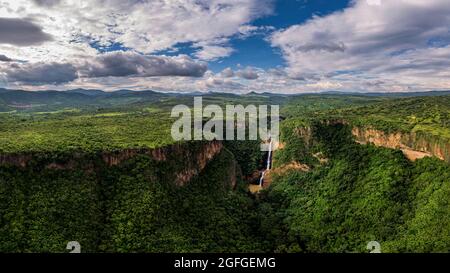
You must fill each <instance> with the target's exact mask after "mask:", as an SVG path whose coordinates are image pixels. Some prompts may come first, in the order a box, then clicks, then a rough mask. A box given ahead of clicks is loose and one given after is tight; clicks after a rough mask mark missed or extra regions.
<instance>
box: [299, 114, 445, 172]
mask: <svg viewBox="0 0 450 273" xmlns="http://www.w3.org/2000/svg"><path fill="white" fill-rule="evenodd" d="M337 123H340V124H345V125H347V126H350V128H351V133H352V135H353V138H354V139H355V141H356V142H358V143H360V144H367V143H372V144H374V145H376V146H380V147H386V148H391V149H399V150H401V151H402V152H403V153H404V154H405V156H406V157H407V158H408V159H410V160H411V161H415V160H417V159H421V158H424V157H436V158H439V159H441V160H445V161H446V162H449V163H450V141H448V140H446V139H444V138H439V137H437V136H433V135H428V134H426V133H422V132H410V133H401V132H393V133H386V132H384V131H381V130H376V129H374V128H370V127H357V126H353V125H352V124H350V123H348V122H346V121H342V120H332V121H325V124H326V125H333V124H337ZM295 132H296V135H297V136H298V137H300V138H301V139H303V141H304V143H305V145H306V147H307V148H310V147H312V146H313V145H314V144H315V141H316V138H317V136H315V132H314V130H313V129H311V128H310V127H299V128H297V129H295Z"/></svg>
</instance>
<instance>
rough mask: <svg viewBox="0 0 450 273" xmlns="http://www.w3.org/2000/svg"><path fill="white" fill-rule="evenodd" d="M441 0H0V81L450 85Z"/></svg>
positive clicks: (448, 36) (392, 88)
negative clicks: (0, 0)
mask: <svg viewBox="0 0 450 273" xmlns="http://www.w3.org/2000/svg"><path fill="white" fill-rule="evenodd" d="M448 14H450V2H449V1H448V0H401V1H400V0H399V1H392V0H232V1H231V0H183V1H181V0H180V1H178V2H177V1H171V0H151V1H150V0H127V1H124V0H92V1H89V2H82V1H70V0H4V1H3V2H2V5H0V87H6V88H21V89H27V90H43V89H56V90H66V89H72V88H93V89H103V90H107V91H109V90H111V91H112V90H117V89H122V88H129V89H135V90H148V89H152V90H158V91H177V92H187V91H205V92H211V91H212V92H232V93H246V92H274V93H304V92H320V91H356V92H376V91H382V92H409V91H423V90H444V89H450V80H449V79H450V17H449V16H448Z"/></svg>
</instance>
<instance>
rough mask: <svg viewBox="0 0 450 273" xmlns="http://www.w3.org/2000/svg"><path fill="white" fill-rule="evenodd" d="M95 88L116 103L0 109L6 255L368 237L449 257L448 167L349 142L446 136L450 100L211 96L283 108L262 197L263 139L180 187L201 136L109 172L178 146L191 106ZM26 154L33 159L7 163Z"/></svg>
mask: <svg viewBox="0 0 450 273" xmlns="http://www.w3.org/2000/svg"><path fill="white" fill-rule="evenodd" d="M99 94H100V95H99V96H104V98H106V101H108V103H109V102H111V101H115V102H116V104H117V105H119V104H120V105H119V106H117V105H113V106H111V105H106V102H105V105H101V106H98V105H97V107H93V108H89V109H72V108H67V109H66V108H64V109H59V108H55V109H53V108H52V109H45V112H41V111H42V108H43V106H42V105H40V106H39V107H38V111H36V112H33V111H31V110H30V109H28V110H26V111H21V112H15V113H10V112H8V113H3V114H0V129H1V131H0V141H1V142H0V152H1V154H0V159H1V160H2V162H3V163H2V164H0V252H67V250H66V244H67V242H69V241H78V242H80V244H81V246H82V252H281V253H283V252H301V253H306V252H339V253H341V252H367V249H366V246H367V243H368V242H369V241H378V242H380V244H381V247H382V251H383V252H448V251H449V249H450V220H449V219H450V204H449V199H448V196H449V195H450V184H449V183H450V164H449V163H448V162H445V161H443V160H439V159H437V158H435V157H425V158H423V159H419V160H416V161H410V160H408V159H407V158H406V157H405V156H404V154H403V153H402V152H401V151H400V150H397V149H388V148H383V147H376V146H374V145H372V144H367V145H361V144H358V143H356V142H355V140H354V138H353V136H352V126H362V127H367V128H370V127H374V128H377V129H380V130H384V131H387V132H423V133H424V134H427V135H432V136H435V137H439V138H440V141H443V142H447V141H448V136H449V132H450V122H449V113H450V109H449V105H450V103H448V102H449V101H448V99H449V98H450V97H449V96H427V97H406V98H402V97H394V98H392V97H387V96H360V95H332V94H330V95H323V96H314V95H309V96H295V97H290V98H288V99H286V97H285V96H274V97H271V96H270V95H268V94H259V95H258V94H249V95H248V96H245V97H243V98H241V99H240V98H238V97H236V96H234V95H233V96H227V95H211V96H210V97H208V98H206V99H205V101H208V102H213V103H217V104H227V103H236V102H239V101H241V102H242V103H243V104H247V103H250V102H251V101H252V100H255V101H257V103H272V102H273V103H280V104H281V105H282V109H281V112H282V115H284V116H285V118H286V119H285V120H283V122H282V123H281V142H282V143H283V147H282V148H281V149H280V150H278V151H276V152H275V155H274V157H273V167H274V172H273V174H272V183H271V184H270V186H269V187H265V188H264V189H263V190H262V191H260V192H259V193H256V194H254V193H251V192H249V190H248V184H249V183H251V181H249V177H252V176H254V174H255V172H256V173H258V171H259V170H260V169H261V168H264V160H265V159H266V157H265V156H266V155H265V153H262V152H261V151H260V150H259V144H260V143H259V142H258V141H226V142H224V143H223V148H222V149H221V150H220V152H219V153H217V154H216V155H215V156H214V157H213V158H211V159H210V160H209V161H208V162H207V163H206V165H205V167H204V168H201V169H199V170H200V171H199V172H198V173H197V172H195V173H193V175H192V178H191V179H189V181H187V182H186V183H184V184H183V185H178V184H177V183H175V182H174V181H176V180H177V179H179V174H182V173H185V174H186V173H187V174H189V171H188V172H186V165H189V166H190V168H191V169H192V168H197V167H198V166H197V165H198V162H193V163H192V161H195V160H193V158H194V159H195V158H196V156H198V155H199V154H200V153H201V151H202V145H203V142H200V143H196V142H193V143H184V144H177V145H181V146H180V147H182V149H183V150H184V152H183V154H182V156H180V154H176V153H170V149H169V150H168V151H169V153H168V154H167V155H164V157H167V158H165V160H163V161H161V160H156V159H155V157H152V156H151V155H149V154H146V153H140V154H137V155H135V156H133V157H130V158H127V159H124V160H122V161H121V162H119V163H118V164H113V165H107V164H106V163H105V162H104V160H102V156H101V155H102V153H104V152H106V151H108V152H111V153H115V152H119V153H120V151H122V150H123V149H138V150H142V149H144V150H145V149H154V148H157V147H170V146H171V145H174V142H173V141H172V140H171V138H170V124H171V122H172V119H171V118H170V116H169V113H168V112H167V108H168V107H169V106H170V105H175V104H177V103H180V102H186V103H188V101H192V100H191V99H192V98H188V97H180V98H173V97H164V98H163V101H160V102H158V103H156V104H155V103H154V101H155V100H156V99H154V100H152V101H147V100H145V99H142V98H141V97H139V96H137V95H135V94H133V95H129V94H128V93H126V92H124V94H125V95H120V96H118V95H116V96H111V95H108V94H103V93H99ZM20 95H23V94H20ZM47 95H48V94H47ZM53 95H54V94H52V96H53ZM8 96H9V97H7V96H6V95H5V99H4V100H6V99H8V98H10V97H11V96H12V95H11V94H8ZM130 96H132V97H133V98H134V96H136V97H137V98H135V99H133V100H131V99H130ZM76 97H83V96H81V95H79V94H78V95H76ZM148 97H151V96H150V95H149V96H148ZM144 98H145V96H144ZM33 99H34V100H36V101H37V102H40V103H43V101H44V102H45V100H44V99H40V98H33ZM69 101H70V100H67V102H69ZM125 101H132V102H130V103H131V104H130V105H131V106H130V108H128V109H127V108H126V107H125V106H124V105H126V103H125ZM119 102H120V103H119ZM9 107H12V106H9ZM52 107H56V106H54V105H53V106H52ZM64 107H66V106H64ZM71 107H72V106H71ZM6 110H8V111H9V110H10V109H6ZM18 156H19V157H20V156H24V158H27V159H26V160H27V162H26V164H24V165H21V164H20V163H21V162H12V163H14V164H9V163H8V158H14V157H18ZM159 156H160V157H161V155H159ZM68 162H69V163H68ZM292 163H297V164H303V165H307V166H308V168H307V170H305V169H295V168H291V169H289V168H286V166H289V164H292ZM49 166H52V167H49ZM61 166H65V167H61ZM277 169H278V170H280V169H283V170H284V171H283V172H277V171H276V170H277Z"/></svg>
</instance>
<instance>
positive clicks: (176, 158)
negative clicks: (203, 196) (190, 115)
mask: <svg viewBox="0 0 450 273" xmlns="http://www.w3.org/2000/svg"><path fill="white" fill-rule="evenodd" d="M222 149H223V144H222V142H219V141H211V142H205V143H202V144H201V145H199V146H196V147H195V148H190V147H189V144H187V143H180V144H174V145H171V146H165V147H159V148H155V149H123V150H118V151H108V152H98V153H94V154H83V153H78V152H77V153H74V154H72V155H70V156H67V155H66V156H64V157H63V158H62V159H61V158H59V159H58V158H53V157H52V155H51V154H45V153H41V154H40V153H33V154H0V165H9V166H14V167H20V168H26V167H28V166H30V165H32V164H33V161H35V160H38V161H39V162H41V163H40V164H42V166H41V167H42V168H45V169H54V170H73V169H83V170H86V171H90V172H92V171H94V170H95V169H96V168H98V167H99V165H102V166H106V167H113V166H117V165H120V164H121V163H123V162H125V161H127V160H129V159H132V158H133V157H136V156H138V155H147V156H149V157H150V158H152V159H153V160H154V161H156V162H162V163H164V162H167V163H168V164H170V163H171V162H176V163H177V166H178V167H177V172H176V173H175V177H176V178H175V181H174V182H175V184H176V185H178V186H182V185H184V184H185V183H187V182H188V181H190V180H191V179H192V177H194V176H195V175H198V174H199V173H200V172H201V171H202V170H203V169H204V168H205V167H206V165H207V164H208V163H209V162H210V161H211V160H212V159H213V158H214V157H215V156H216V155H218V154H219V153H220V152H221V151H222Z"/></svg>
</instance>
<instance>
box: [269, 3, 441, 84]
mask: <svg viewBox="0 0 450 273" xmlns="http://www.w3.org/2000/svg"><path fill="white" fill-rule="evenodd" d="M449 14H450V2H449V1H448V0H397V1H391V0H389V1H388V0H379V1H374V0H371V1H366V0H355V1H354V3H353V5H352V6H351V7H349V8H347V9H345V10H343V11H340V12H336V13H334V14H331V15H328V16H325V17H314V18H312V19H311V20H309V21H308V22H306V23H304V24H301V25H295V26H291V27H289V28H287V29H285V30H281V31H278V32H276V33H274V34H273V36H272V37H271V43H272V45H273V46H274V47H279V48H280V49H281V50H282V53H283V56H284V58H285V59H286V61H287V64H288V68H287V72H288V73H289V75H290V76H291V77H292V78H295V79H303V80H308V79H309V80H316V81H321V79H325V80H326V79H330V78H332V79H333V80H335V81H342V82H343V83H342V85H348V84H349V82H351V81H353V86H356V87H357V86H358V85H359V86H363V85H365V84H366V83H367V82H370V81H373V80H374V79H378V80H382V82H383V84H380V85H378V86H377V88H381V89H389V88H390V87H391V86H392V87H395V88H393V89H398V86H399V84H400V86H404V89H408V88H415V89H421V88H424V89H430V88H438V87H442V86H445V84H443V83H448V80H447V78H446V77H448V74H449V67H450V59H449V57H450V46H449V44H450V32H449V26H450V16H449ZM446 88H450V86H447V87H446Z"/></svg>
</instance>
